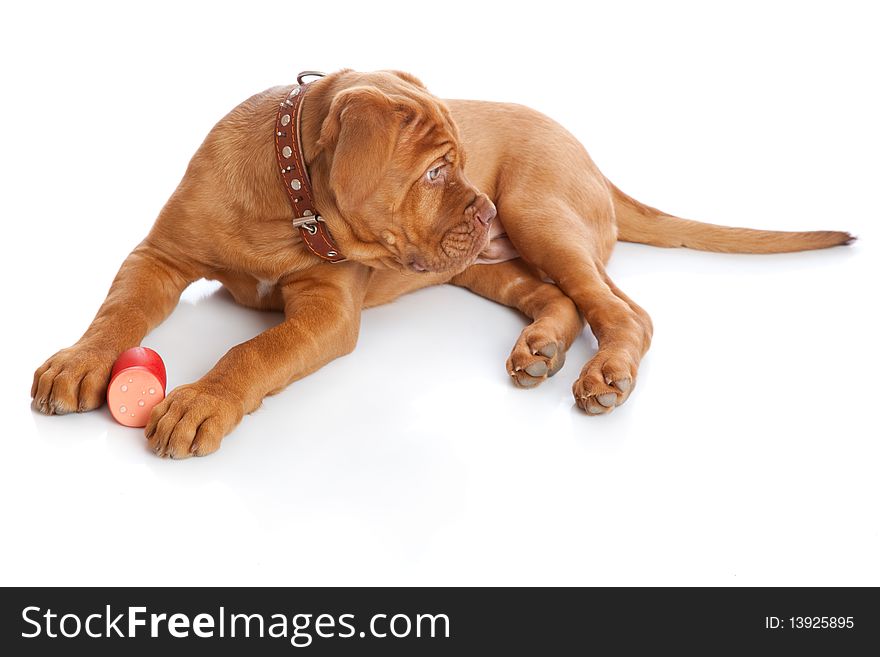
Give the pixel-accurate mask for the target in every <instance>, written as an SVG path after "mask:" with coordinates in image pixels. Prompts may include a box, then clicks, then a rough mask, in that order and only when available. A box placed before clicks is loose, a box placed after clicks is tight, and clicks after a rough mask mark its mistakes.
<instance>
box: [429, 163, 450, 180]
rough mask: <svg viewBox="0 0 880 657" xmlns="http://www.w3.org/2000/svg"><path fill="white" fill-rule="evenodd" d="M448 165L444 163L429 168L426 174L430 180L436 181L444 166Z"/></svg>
mask: <svg viewBox="0 0 880 657" xmlns="http://www.w3.org/2000/svg"><path fill="white" fill-rule="evenodd" d="M444 166H446V165H444V164H440V165H438V166H436V167H434V168H433V169H428V173H426V174H425V178H427V179H428V182H434V181H435V180H437V178H439V177H440V172H441V171H442V170H443V167H444Z"/></svg>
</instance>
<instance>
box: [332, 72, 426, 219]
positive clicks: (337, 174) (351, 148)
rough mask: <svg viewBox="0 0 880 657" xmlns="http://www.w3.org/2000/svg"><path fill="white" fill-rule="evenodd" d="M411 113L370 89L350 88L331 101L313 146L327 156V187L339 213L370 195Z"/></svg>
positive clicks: (405, 103) (410, 107) (398, 100)
mask: <svg viewBox="0 0 880 657" xmlns="http://www.w3.org/2000/svg"><path fill="white" fill-rule="evenodd" d="M416 111H417V109H416V107H415V105H414V104H413V103H412V101H410V100H409V99H407V98H404V97H402V96H389V95H387V94H385V93H383V92H382V91H380V90H379V89H376V88H375V87H367V86H363V87H352V88H350V89H346V90H344V91H340V92H339V93H338V94H337V95H336V96H335V97H334V98H333V101H332V102H331V104H330V111H329V112H328V113H327V118H326V119H324V123H323V125H322V126H321V138H320V140H319V141H318V146H319V147H321V148H323V149H325V150H326V151H327V152H328V153H330V157H331V164H330V180H329V183H330V188H331V189H332V190H333V193H334V194H335V195H336V203H337V205H339V208H340V209H341V210H343V211H346V210H349V211H350V210H354V209H356V208H358V207H360V206H361V204H363V203H364V201H366V200H367V199H368V198H369V197H370V196H371V195H372V193H373V192H375V191H376V189H377V188H378V186H379V182H380V181H381V178H382V175H383V173H384V172H385V170H386V169H387V168H388V165H389V163H390V162H391V157H392V155H393V154H394V148H395V146H396V145H397V142H398V138H399V136H400V131H401V129H402V128H403V127H404V126H405V125H406V124H407V123H409V122H411V121H412V120H413V119H414V118H415V114H416Z"/></svg>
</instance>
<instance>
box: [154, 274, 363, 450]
mask: <svg viewBox="0 0 880 657" xmlns="http://www.w3.org/2000/svg"><path fill="white" fill-rule="evenodd" d="M312 271H313V273H312V274H311V275H310V276H304V275H300V276H299V277H297V278H293V279H292V280H284V279H282V280H281V281H280V282H279V284H278V285H279V287H280V288H281V292H282V296H283V299H284V313H285V320H284V321H283V322H282V323H281V324H279V325H277V326H274V327H272V328H271V329H269V330H267V331H264V332H263V333H261V334H260V335H258V336H256V337H255V338H253V339H251V340H248V341H247V342H244V343H242V344H240V345H237V346H235V347H233V348H232V349H230V350H229V352H227V353H226V355H225V356H223V358H221V359H220V361H219V362H218V363H217V365H215V366H214V368H213V369H212V370H211V371H210V372H208V373H207V374H206V375H205V376H204V377H202V378H201V379H199V380H198V381H196V382H195V383H192V384H189V385H184V386H180V387H177V388H175V389H174V390H172V391H171V393H170V394H169V395H168V396H167V397H166V398H165V399H164V400H163V401H162V402H161V403H160V404H159V405H158V406H156V408H154V409H153V412H152V414H151V415H150V421H149V423H148V424H147V426H146V429H145V433H146V436H147V439H148V440H149V444H150V447H151V448H152V449H153V450H154V451H155V452H156V453H157V454H158V455H160V456H170V457H172V458H186V457H189V456H204V455H205V454H210V453H211V452H214V451H216V450H217V449H218V448H219V447H220V442H221V440H222V439H223V437H224V436H225V435H226V434H228V433H229V432H230V431H232V429H233V428H234V427H235V426H236V425H237V424H238V423H239V421H241V418H242V417H244V415H246V414H247V413H250V412H252V411H255V410H256V409H257V408H259V406H260V404H261V403H262V401H263V398H264V397H265V396H266V395H269V394H273V393H276V392H279V391H280V390H282V389H283V388H284V387H286V386H287V385H288V384H290V383H292V382H293V381H296V380H297V379H301V378H302V377H304V376H306V375H307V374H310V373H311V372H314V371H315V370H317V369H319V368H320V367H321V366H323V365H325V364H326V363H328V362H330V361H331V360H333V359H334V358H337V357H339V356H342V355H344V354H347V353H349V352H350V351H351V350H352V349H354V346H355V343H356V342H357V335H358V330H359V327H360V314H361V308H362V306H363V300H364V296H365V294H366V288H367V284H368V282H369V278H370V270H369V269H368V268H366V267H364V266H362V265H358V264H355V263H346V264H338V265H319V266H317V267H314V268H313V270H312Z"/></svg>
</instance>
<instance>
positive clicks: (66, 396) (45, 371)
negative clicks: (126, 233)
mask: <svg viewBox="0 0 880 657" xmlns="http://www.w3.org/2000/svg"><path fill="white" fill-rule="evenodd" d="M199 276H200V274H197V273H196V272H194V271H188V270H186V269H183V268H181V266H180V265H179V264H177V263H175V261H174V260H173V259H171V258H169V257H167V256H166V255H164V254H163V253H162V252H161V251H159V250H158V249H157V248H156V247H154V246H152V245H150V244H149V243H148V242H146V241H145V242H143V243H141V244H140V245H139V246H138V247H137V248H136V249H135V250H134V251H132V252H131V254H130V255H129V256H128V258H126V259H125V262H124V263H123V264H122V267H121V268H120V269H119V273H118V274H117V275H116V278H115V279H114V281H113V285H112V286H111V287H110V292H109V293H108V294H107V298H106V299H105V301H104V303H103V305H102V306H101V308H100V310H98V314H97V315H96V316H95V319H94V320H93V321H92V323H91V325H90V326H89V328H88V330H87V331H86V332H85V334H83V336H82V337H81V338H80V339H79V341H78V342H77V343H76V344H75V345H73V346H72V347H69V348H67V349H62V350H61V351H59V352H58V353H57V354H55V355H54V356H52V357H51V358H49V359H48V360H47V361H46V362H45V363H43V364H42V365H41V366H40V367H39V368H38V369H37V371H36V372H35V373H34V381H33V384H32V386H31V397H33V407H34V408H35V409H36V410H38V411H40V412H41V413H45V414H47V415H52V414H58V415H61V414H64V413H71V412H83V411H90V410H92V409H95V408H97V407H99V406H100V405H101V404H102V403H103V401H104V394H105V392H106V389H107V383H108V381H109V379H110V370H111V368H112V367H113V362H114V361H115V360H116V357H117V356H118V355H119V354H120V353H122V352H123V351H125V350H126V349H128V348H129V347H134V346H137V345H138V344H140V342H141V340H142V339H143V337H144V336H145V335H146V334H147V333H148V332H149V331H150V329H152V328H154V327H155V326H156V325H157V324H159V323H160V322H161V321H162V320H163V319H165V317H167V316H168V314H169V313H170V312H171V310H172V309H173V308H174V306H175V305H176V304H177V301H178V299H179V298H180V293H181V292H182V291H183V289H184V288H185V287H186V286H187V285H188V284H189V283H191V282H192V281H193V280H196V279H197V278H199Z"/></svg>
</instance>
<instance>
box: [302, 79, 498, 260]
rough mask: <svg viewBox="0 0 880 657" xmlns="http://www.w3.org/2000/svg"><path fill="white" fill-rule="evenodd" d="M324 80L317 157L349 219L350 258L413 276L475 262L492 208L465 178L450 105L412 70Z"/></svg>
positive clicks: (345, 245) (339, 211)
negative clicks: (325, 91)
mask: <svg viewBox="0 0 880 657" xmlns="http://www.w3.org/2000/svg"><path fill="white" fill-rule="evenodd" d="M327 82H331V83H332V84H331V85H328V87H329V88H330V89H331V91H330V93H329V94H328V96H327V98H326V99H325V105H326V107H327V110H326V115H325V116H324V117H323V122H322V123H321V126H320V138H319V139H318V142H317V156H318V158H319V159H321V160H322V166H321V168H320V171H321V172H322V174H323V177H324V178H325V179H324V180H322V181H321V183H322V184H323V185H324V187H325V189H324V190H323V191H325V193H326V194H327V195H328V196H329V198H330V199H332V203H333V204H334V205H335V210H336V212H334V215H338V219H337V220H338V221H341V222H343V223H344V224H345V228H346V230H345V231H344V235H340V237H343V238H344V239H343V240H341V241H340V246H341V247H342V250H343V252H344V253H345V254H346V256H348V257H349V258H350V259H354V260H358V261H361V262H365V263H366V264H369V265H370V266H374V267H390V268H393V269H397V270H400V271H406V272H451V273H454V272H457V271H461V270H463V269H464V268H465V267H467V266H468V265H470V264H471V263H472V262H473V261H474V259H475V258H476V257H477V255H478V254H479V252H480V251H481V250H482V249H483V248H484V247H485V246H486V244H487V241H488V234H489V224H490V223H491V221H492V219H493V218H494V217H495V206H494V205H493V204H492V202H491V201H490V200H489V198H488V197H487V196H486V195H485V194H483V193H481V192H480V191H479V190H478V189H476V188H475V187H474V186H473V184H471V182H470V181H469V180H468V179H467V177H466V176H465V174H464V164H465V153H464V150H463V149H462V145H461V140H460V138H459V134H458V128H457V127H456V125H455V123H454V122H453V120H452V117H451V115H450V113H449V109H448V108H447V107H446V106H445V105H444V104H443V103H442V102H441V101H440V100H439V99H437V98H435V97H434V96H433V95H431V94H430V93H429V92H428V91H427V90H426V89H425V87H424V86H423V85H422V84H421V83H420V82H419V81H418V80H417V79H416V78H414V77H412V76H410V75H407V74H405V73H397V72H379V73H354V72H343V73H341V74H337V75H336V76H334V79H332V80H327ZM328 200H329V199H328ZM322 211H324V210H323V208H322ZM335 234H336V232H335V231H334V235H335Z"/></svg>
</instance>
